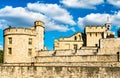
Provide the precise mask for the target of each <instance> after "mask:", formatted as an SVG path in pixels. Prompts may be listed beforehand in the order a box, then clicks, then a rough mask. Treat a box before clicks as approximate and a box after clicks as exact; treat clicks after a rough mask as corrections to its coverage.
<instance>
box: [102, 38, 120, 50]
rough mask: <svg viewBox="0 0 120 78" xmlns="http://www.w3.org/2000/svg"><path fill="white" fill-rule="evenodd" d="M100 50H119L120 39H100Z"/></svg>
mask: <svg viewBox="0 0 120 78" xmlns="http://www.w3.org/2000/svg"><path fill="white" fill-rule="evenodd" d="M100 48H119V49H120V38H106V39H101V40H100Z"/></svg>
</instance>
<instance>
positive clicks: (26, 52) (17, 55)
mask: <svg viewBox="0 0 120 78" xmlns="http://www.w3.org/2000/svg"><path fill="white" fill-rule="evenodd" d="M43 49H44V23H43V22H42V21H35V22H34V26H33V27H30V28H13V27H9V28H6V29H5V30H4V63H21V62H26V63H29V62H33V61H34V57H35V56H36V55H37V54H36V53H37V52H38V51H39V50H43Z"/></svg>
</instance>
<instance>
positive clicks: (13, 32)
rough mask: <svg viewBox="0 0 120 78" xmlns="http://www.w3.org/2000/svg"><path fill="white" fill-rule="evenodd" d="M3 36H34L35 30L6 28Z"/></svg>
mask: <svg viewBox="0 0 120 78" xmlns="http://www.w3.org/2000/svg"><path fill="white" fill-rule="evenodd" d="M5 35H36V30H35V29H31V28H22V27H20V28H16V27H12V28H7V29H5V30H4V36H5Z"/></svg>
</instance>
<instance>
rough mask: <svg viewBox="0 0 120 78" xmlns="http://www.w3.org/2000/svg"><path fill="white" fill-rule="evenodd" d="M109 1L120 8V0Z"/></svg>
mask: <svg viewBox="0 0 120 78" xmlns="http://www.w3.org/2000/svg"><path fill="white" fill-rule="evenodd" d="M107 1H108V3H110V4H112V5H114V6H117V7H119V8H120V0H107Z"/></svg>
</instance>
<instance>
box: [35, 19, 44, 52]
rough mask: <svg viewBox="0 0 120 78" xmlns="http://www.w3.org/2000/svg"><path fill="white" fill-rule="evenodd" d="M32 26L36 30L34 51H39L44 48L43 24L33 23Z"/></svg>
mask: <svg viewBox="0 0 120 78" xmlns="http://www.w3.org/2000/svg"><path fill="white" fill-rule="evenodd" d="M34 25H35V29H36V51H41V50H43V48H44V23H43V22H42V21H35V22H34Z"/></svg>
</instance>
